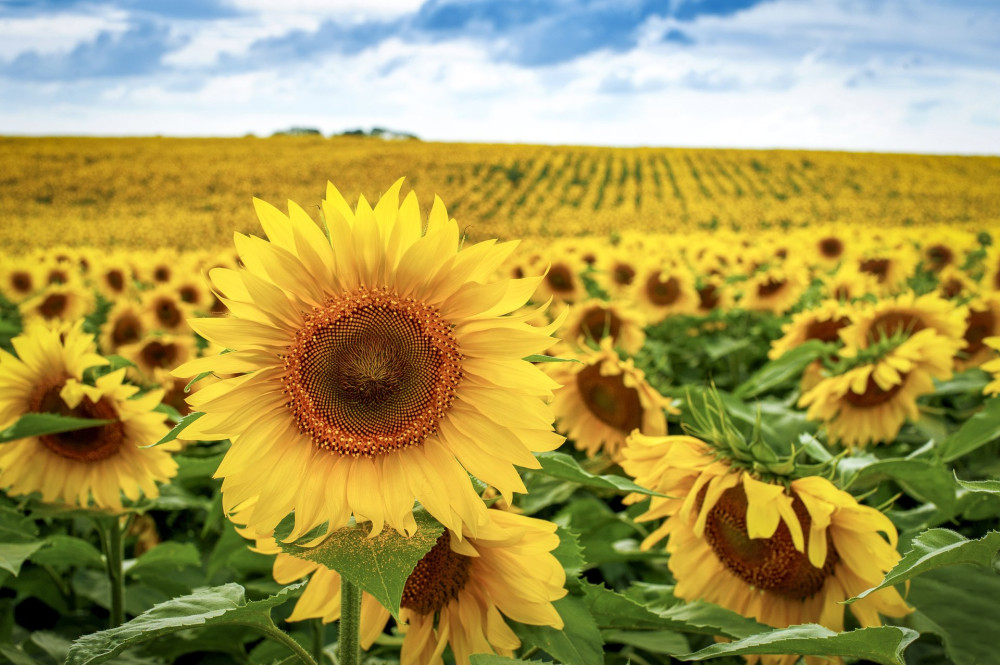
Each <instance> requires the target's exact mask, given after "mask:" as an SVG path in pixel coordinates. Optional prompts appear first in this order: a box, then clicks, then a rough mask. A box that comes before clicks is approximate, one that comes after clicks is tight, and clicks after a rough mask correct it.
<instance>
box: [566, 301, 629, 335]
mask: <svg viewBox="0 0 1000 665" xmlns="http://www.w3.org/2000/svg"><path fill="white" fill-rule="evenodd" d="M621 327H622V321H621V319H619V318H618V317H617V316H615V313H614V312H612V311H611V310H610V309H605V308H603V307H591V308H590V309H588V310H587V311H586V312H585V313H584V315H583V316H582V317H581V318H580V326H579V328H578V329H577V331H576V337H584V338H586V339H592V340H594V341H595V342H596V341H599V340H601V339H603V338H605V337H610V338H611V339H612V340H617V339H618V333H619V331H621Z"/></svg>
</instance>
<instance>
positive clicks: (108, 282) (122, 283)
mask: <svg viewBox="0 0 1000 665" xmlns="http://www.w3.org/2000/svg"><path fill="white" fill-rule="evenodd" d="M89 277H90V282H91V284H92V285H93V286H94V288H96V289H97V291H98V292H99V293H100V294H101V295H103V296H104V297H105V298H107V299H108V300H111V301H112V302H114V301H117V300H120V299H122V298H124V297H125V296H127V295H128V294H130V293H131V292H132V291H133V288H134V281H135V277H134V276H133V273H132V268H131V266H130V265H129V262H128V261H126V260H125V257H124V256H122V255H121V254H112V255H111V256H108V257H105V258H103V259H100V260H98V261H96V262H95V263H94V265H93V266H92V267H91V270H90V273H89Z"/></svg>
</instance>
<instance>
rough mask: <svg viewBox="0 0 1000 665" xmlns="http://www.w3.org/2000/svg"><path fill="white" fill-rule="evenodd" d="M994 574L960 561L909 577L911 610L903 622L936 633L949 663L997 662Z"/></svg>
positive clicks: (999, 589) (997, 579)
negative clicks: (956, 563)
mask: <svg viewBox="0 0 1000 665" xmlns="http://www.w3.org/2000/svg"><path fill="white" fill-rule="evenodd" d="M998 598H1000V575H997V574H996V573H994V572H993V571H992V570H988V569H986V568H982V567H980V566H973V565H970V564H964V565H959V566H952V567H950V568H939V569H938V570H933V571H931V572H929V573H927V574H926V575H922V576H921V577H919V578H917V579H915V580H913V582H912V583H911V584H910V591H909V593H908V594H907V596H906V600H907V602H908V603H909V604H910V605H912V606H913V607H914V608H915V609H914V611H913V612H912V613H911V614H909V615H908V616H907V617H906V624H907V625H908V626H909V627H911V628H914V629H916V630H919V631H920V632H921V633H934V634H935V635H938V636H940V637H941V642H942V643H943V645H944V648H945V652H946V653H947V655H948V659H949V660H950V661H951V662H952V663H954V664H955V665H1000V651H998V650H997V646H996V637H995V636H996V629H997V617H998V616H1000V607H998V601H997V599H998Z"/></svg>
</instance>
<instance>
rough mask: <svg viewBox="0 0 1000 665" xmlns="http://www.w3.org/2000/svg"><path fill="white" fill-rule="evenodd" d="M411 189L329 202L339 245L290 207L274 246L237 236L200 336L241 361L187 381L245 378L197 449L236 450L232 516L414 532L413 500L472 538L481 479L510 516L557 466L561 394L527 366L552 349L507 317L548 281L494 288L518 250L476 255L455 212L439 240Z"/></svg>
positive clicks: (272, 229) (484, 247) (329, 225)
mask: <svg viewBox="0 0 1000 665" xmlns="http://www.w3.org/2000/svg"><path fill="white" fill-rule="evenodd" d="M401 186H402V181H401V180H400V181H398V182H397V183H396V184H395V185H393V186H392V187H391V188H390V190H389V191H388V192H387V193H386V194H385V195H383V196H382V198H381V199H380V200H379V201H378V203H377V205H376V206H375V207H374V208H372V207H371V206H370V205H369V204H368V202H367V201H366V200H365V199H364V198H362V199H361V200H360V201H359V203H358V205H357V208H356V209H354V210H352V209H351V208H350V207H349V206H348V204H347V202H346V201H345V200H344V198H343V197H342V196H341V195H340V193H339V192H338V191H337V190H336V189H335V188H334V187H333V186H332V185H331V186H329V188H328V190H327V197H326V200H325V201H324V202H323V207H322V211H323V217H324V219H325V223H326V230H327V235H324V233H323V231H321V230H320V228H319V227H318V226H317V225H316V223H314V222H313V220H312V219H311V218H310V217H309V216H308V214H307V213H306V212H305V211H304V210H303V209H302V208H300V207H299V206H297V205H295V204H294V203H289V215H287V216H286V215H285V214H283V213H281V212H280V211H278V210H277V209H276V208H274V207H272V206H270V205H268V204H266V203H264V202H262V201H255V203H256V206H257V212H258V216H259V218H260V221H261V225H262V226H263V227H264V231H265V233H266V234H267V236H268V238H269V240H263V239H261V238H256V237H247V236H243V235H237V236H236V246H237V249H238V250H239V253H240V260H241V262H242V263H243V265H244V266H245V267H244V268H242V269H237V270H231V269H221V268H220V269H215V270H212V271H211V273H210V277H211V279H212V282H213V284H214V286H215V288H216V290H217V291H218V293H219V295H220V296H221V299H222V302H223V303H225V305H226V306H227V307H228V309H229V311H230V316H229V317H226V318H214V319H194V320H192V321H191V325H192V327H193V328H194V329H195V330H196V331H197V332H198V333H199V334H201V335H202V336H204V337H205V338H206V339H208V340H209V342H212V343H215V344H218V345H219V346H220V347H221V348H225V349H229V350H230V352H229V353H225V354H222V355H218V356H212V357H206V358H200V359H198V360H194V361H191V362H189V363H186V364H185V365H183V366H181V367H179V368H178V369H177V370H175V372H174V373H175V375H176V376H193V375H197V374H200V373H201V372H204V371H212V372H215V373H216V374H219V375H225V374H232V373H236V376H233V377H232V378H226V379H223V380H221V381H219V382H218V383H215V384H213V385H211V386H208V387H206V388H205V389H203V390H201V391H199V392H198V393H197V394H195V395H192V396H191V397H190V398H189V400H188V401H189V403H190V404H191V406H192V407H194V408H195V409H197V410H199V411H203V412H204V413H205V415H204V416H203V417H201V418H200V419H199V420H197V421H196V422H194V423H193V425H192V426H191V428H189V430H187V431H186V432H185V435H186V437H187V438H198V439H221V438H231V439H232V447H231V448H230V450H229V452H228V453H227V454H226V457H225V459H224V460H223V462H222V464H221V465H220V467H219V470H218V472H217V476H220V477H222V478H224V481H223V488H222V489H223V499H224V506H225V508H226V510H227V511H230V512H231V511H232V510H234V509H236V508H239V507H240V506H241V505H244V504H246V503H247V502H250V501H252V500H255V499H257V500H255V501H253V506H252V508H250V509H248V510H246V512H245V518H246V520H247V523H248V526H249V527H252V528H253V529H254V530H255V531H256V532H258V533H268V532H270V531H272V530H273V528H274V526H275V525H276V524H277V523H278V521H279V520H281V519H282V518H283V517H284V516H286V515H287V514H289V513H291V512H294V513H295V529H294V531H293V533H292V534H291V535H290V536H289V537H290V538H298V537H299V536H301V535H302V534H303V533H305V532H307V531H309V530H311V529H312V528H314V527H316V526H319V525H321V524H323V523H325V522H328V523H329V528H331V529H336V528H338V527H339V526H341V525H343V524H345V523H346V522H347V520H348V518H349V517H350V516H351V515H352V514H353V515H354V516H355V517H356V518H357V519H358V520H370V521H371V522H372V523H373V528H374V531H375V532H376V533H377V532H378V531H380V530H381V529H382V528H383V525H384V524H386V523H387V524H389V525H390V526H391V527H393V528H395V529H397V530H399V531H401V532H404V531H412V530H413V529H414V528H415V527H416V524H415V522H414V520H413V516H412V508H413V503H414V500H419V501H420V502H421V504H422V505H423V506H425V507H426V508H427V510H428V511H429V512H430V513H431V514H432V515H433V516H434V517H435V518H437V519H438V521H440V522H441V523H442V524H444V525H445V526H448V527H449V528H451V529H452V530H453V531H455V532H456V533H458V534H459V537H461V534H462V533H463V532H462V530H461V529H462V525H466V526H468V527H469V528H470V530H471V532H472V533H475V530H476V525H478V524H480V523H483V522H484V520H485V519H486V509H485V507H484V505H483V502H482V501H481V499H480V498H479V496H478V495H477V494H476V492H475V491H474V489H473V486H472V484H471V482H470V480H469V476H468V474H469V473H471V474H472V475H474V476H476V477H478V478H479V479H480V480H482V481H483V482H485V483H487V484H489V485H492V486H494V487H496V488H497V489H498V490H499V491H500V492H501V493H503V494H504V495H505V497H506V498H509V497H510V493H511V492H513V491H520V492H523V491H525V489H524V486H523V484H522V483H521V480H520V478H519V476H518V474H517V473H516V471H515V470H514V467H513V464H519V465H522V466H529V467H536V468H537V462H536V461H535V459H534V456H533V455H532V454H531V452H532V451H543V450H552V449H554V448H555V447H557V446H558V445H559V444H560V443H561V442H562V439H561V437H559V436H558V435H556V434H555V433H554V432H553V431H552V414H551V412H550V410H549V408H548V407H547V406H546V404H545V399H546V398H548V397H549V396H550V395H551V390H552V383H551V380H550V379H548V378H547V377H546V376H545V375H544V374H543V373H542V372H541V371H540V370H539V369H537V368H535V367H534V366H533V365H532V364H531V363H529V362H527V361H525V360H523V358H524V357H526V356H529V355H532V354H536V353H540V352H542V351H543V350H544V349H546V348H548V347H549V346H550V345H551V344H552V341H553V340H552V338H551V337H550V334H551V333H552V331H553V330H555V329H556V328H558V326H559V325H561V323H562V321H561V320H557V321H555V322H554V323H553V324H551V325H550V326H548V327H545V328H536V327H534V326H532V325H529V323H528V321H529V320H530V319H531V318H532V317H533V316H534V315H535V314H534V313H532V312H528V313H526V314H518V315H516V316H506V315H507V314H508V313H510V312H513V311H514V310H517V309H518V308H520V307H521V306H522V305H524V303H525V302H526V301H527V300H528V298H530V297H531V294H532V293H533V292H534V291H535V289H536V287H537V286H538V284H539V282H540V281H541V278H540V277H535V278H527V279H499V280H494V275H495V274H496V273H497V269H498V268H499V266H500V265H501V264H502V263H503V262H504V260H505V259H506V258H507V257H508V256H509V255H510V253H511V252H512V251H513V250H514V247H515V243H509V242H508V243H497V242H496V241H493V240H490V241H486V242H481V243H478V244H475V245H472V246H466V247H465V248H462V242H461V238H460V236H459V227H458V223H457V222H456V221H455V220H453V219H450V218H449V217H448V214H447V212H446V210H445V208H444V205H443V204H442V202H441V201H440V199H436V200H435V202H434V205H433V207H432V209H431V212H430V216H429V219H428V222H427V227H426V229H424V228H423V224H422V221H421V217H420V207H419V205H418V203H417V199H416V196H415V195H414V194H413V193H412V192H411V193H410V194H408V195H407V196H406V198H405V199H404V200H403V201H402V203H400V202H399V193H400V188H401Z"/></svg>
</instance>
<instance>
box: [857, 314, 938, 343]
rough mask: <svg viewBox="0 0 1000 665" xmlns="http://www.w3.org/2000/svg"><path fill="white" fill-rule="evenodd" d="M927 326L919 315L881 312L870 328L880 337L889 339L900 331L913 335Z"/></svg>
mask: <svg viewBox="0 0 1000 665" xmlns="http://www.w3.org/2000/svg"><path fill="white" fill-rule="evenodd" d="M926 327H927V326H925V325H924V322H923V321H921V320H920V319H919V318H918V317H916V316H914V315H913V314H908V313H907V312H885V313H884V314H879V315H878V316H877V317H875V320H874V321H872V324H871V327H870V328H869V330H872V331H873V332H874V334H875V336H876V337H877V338H878V339H880V340H881V339H888V338H890V337H894V336H895V335H897V334H899V333H905V334H906V335H912V334H914V333H917V332H920V331H921V330H923V329H924V328H926Z"/></svg>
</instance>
